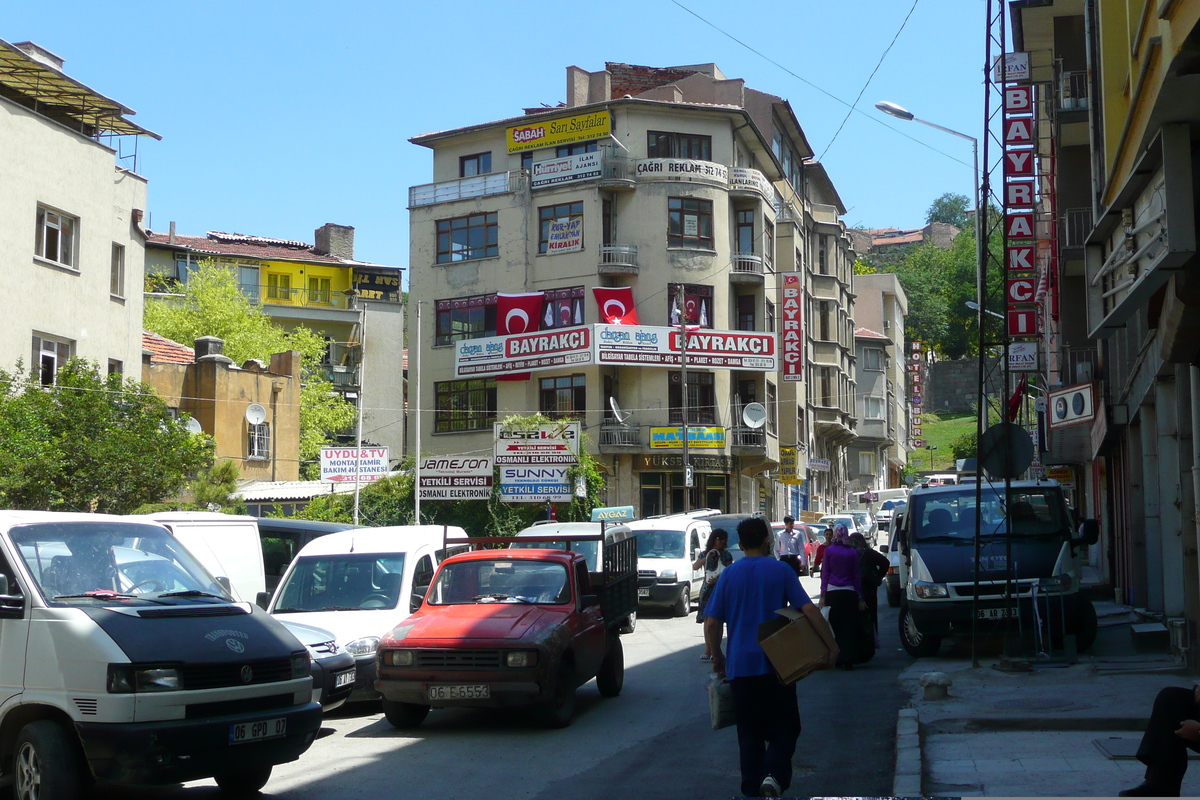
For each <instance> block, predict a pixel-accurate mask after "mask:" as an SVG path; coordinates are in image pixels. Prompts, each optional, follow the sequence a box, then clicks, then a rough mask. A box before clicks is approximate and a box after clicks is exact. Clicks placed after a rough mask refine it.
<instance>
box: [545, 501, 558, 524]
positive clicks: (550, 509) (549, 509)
mask: <svg viewBox="0 0 1200 800" xmlns="http://www.w3.org/2000/svg"><path fill="white" fill-rule="evenodd" d="M546 519H550V520H556V519H558V515H557V514H555V513H554V504H553V503H551V502H550V498H549V497H547V498H546Z"/></svg>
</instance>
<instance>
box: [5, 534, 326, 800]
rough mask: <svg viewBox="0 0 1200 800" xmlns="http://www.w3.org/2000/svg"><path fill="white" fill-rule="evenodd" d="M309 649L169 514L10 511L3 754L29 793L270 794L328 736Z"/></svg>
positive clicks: (19, 791) (65, 798) (21, 793)
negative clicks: (222, 580) (167, 519)
mask: <svg viewBox="0 0 1200 800" xmlns="http://www.w3.org/2000/svg"><path fill="white" fill-rule="evenodd" d="M312 692H313V686H312V677H311V674H310V670H309V655H308V652H307V651H306V650H305V648H304V646H303V645H301V644H300V642H298V641H297V640H296V638H295V637H294V636H292V635H291V634H290V633H288V632H287V630H285V629H284V628H283V626H282V625H280V624H279V623H278V622H277V621H276V620H273V619H271V618H270V617H269V616H268V615H267V614H266V613H265V612H264V611H262V610H261V609H258V608H256V607H255V606H253V605H252V604H249V603H238V602H235V601H234V600H233V599H232V598H231V597H230V596H229V595H228V594H227V593H226V591H225V589H224V588H222V586H220V585H219V584H218V583H217V581H216V579H215V578H213V577H212V576H211V575H210V574H208V573H207V572H206V571H205V570H204V568H203V567H201V566H200V565H199V563H197V561H196V559H194V558H193V557H192V555H191V554H190V553H188V551H187V550H186V549H185V548H184V547H182V546H180V544H179V542H178V541H176V540H175V539H174V538H172V537H171V535H170V534H169V533H168V532H167V531H166V530H165V529H164V528H163V527H162V526H161V525H156V524H154V523H151V522H149V521H145V520H142V521H134V520H133V519H131V518H129V517H113V516H106V515H102V514H75V513H55V512H43V511H0V762H2V763H3V771H4V772H5V773H8V774H9V775H11V776H12V778H11V779H12V780H13V781H14V782H15V790H16V796H17V797H19V798H60V799H62V800H74V798H77V797H79V796H80V795H81V794H82V793H83V791H84V787H86V786H87V784H89V783H90V782H92V781H93V780H94V781H95V782H97V783H111V784H166V783H179V782H182V781H190V780H197V779H201V778H209V777H213V778H215V779H216V781H217V784H218V785H219V786H220V787H221V788H222V790H225V791H228V792H233V793H236V794H240V795H246V794H250V793H254V792H256V791H258V790H259V789H260V788H262V786H263V785H264V784H266V782H267V780H268V779H269V778H270V775H271V769H272V767H273V765H275V764H281V763H284V762H287V761H293V760H295V759H297V758H299V756H300V754H301V753H303V752H304V751H305V750H307V749H308V748H309V746H310V745H311V744H312V743H313V741H314V740H315V739H316V735H317V731H318V729H319V727H320V723H321V707H320V706H319V705H318V704H316V703H314V702H312Z"/></svg>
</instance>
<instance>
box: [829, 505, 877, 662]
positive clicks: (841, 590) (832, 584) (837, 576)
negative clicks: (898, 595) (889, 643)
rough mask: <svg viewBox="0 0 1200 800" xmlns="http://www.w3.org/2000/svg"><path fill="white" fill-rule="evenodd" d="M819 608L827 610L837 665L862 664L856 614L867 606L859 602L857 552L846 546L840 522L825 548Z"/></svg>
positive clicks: (846, 532) (847, 534)
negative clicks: (836, 646) (836, 650)
mask: <svg viewBox="0 0 1200 800" xmlns="http://www.w3.org/2000/svg"><path fill="white" fill-rule="evenodd" d="M821 607H822V608H826V607H827V608H828V609H829V627H831V628H833V635H834V637H836V638H837V643H838V648H839V649H840V651H841V656H840V657H839V658H838V661H837V666H838V667H839V668H841V669H847V670H850V669H854V665H855V664H856V663H862V661H863V652H862V650H863V648H862V646H861V639H862V622H861V618H860V616H859V614H860V613H861V612H864V611H866V610H867V604H866V601H864V600H863V590H862V573H861V570H860V568H859V564H858V551H857V550H855V549H854V547H853V546H852V545H851V544H850V533H849V531H848V530H847V529H846V526H845V525H844V524H843V523H841V522H839V523H837V524H836V525H834V526H833V543H832V544H831V545H829V546H828V547H826V548H825V559H824V562H823V565H822V568H821Z"/></svg>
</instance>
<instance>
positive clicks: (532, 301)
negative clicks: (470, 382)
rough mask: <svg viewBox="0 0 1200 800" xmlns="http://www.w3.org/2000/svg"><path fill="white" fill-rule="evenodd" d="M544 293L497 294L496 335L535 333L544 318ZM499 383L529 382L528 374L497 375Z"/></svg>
mask: <svg viewBox="0 0 1200 800" xmlns="http://www.w3.org/2000/svg"><path fill="white" fill-rule="evenodd" d="M543 298H544V294H543V293H542V292H528V293H525V294H505V293H504V292H497V293H496V335H498V336H511V335H513V334H518V333H535V332H536V331H537V330H538V328H539V323H540V320H541V316H542V300H543ZM496 380H498V381H527V380H529V373H528V372H516V373H513V374H511V375H497V376H496Z"/></svg>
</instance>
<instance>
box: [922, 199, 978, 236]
mask: <svg viewBox="0 0 1200 800" xmlns="http://www.w3.org/2000/svg"><path fill="white" fill-rule="evenodd" d="M970 209H971V198H969V197H967V196H966V195H965V194H955V193H954V192H946V193H945V194H943V195H942V196H941V197H939V198H938V199H936V200H934V201H933V203H932V204H931V205H930V206H929V210H928V211H926V212H925V222H926V223H929V222H945V223H948V224H950V225H953V226H954V227H956V228H959V229H964V228H966V227H967V219H968V217H967V212H968V211H969V210H970Z"/></svg>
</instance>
